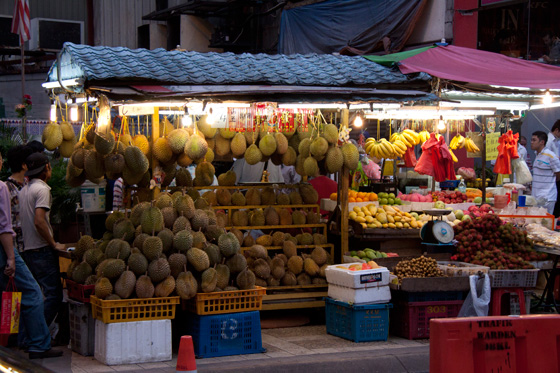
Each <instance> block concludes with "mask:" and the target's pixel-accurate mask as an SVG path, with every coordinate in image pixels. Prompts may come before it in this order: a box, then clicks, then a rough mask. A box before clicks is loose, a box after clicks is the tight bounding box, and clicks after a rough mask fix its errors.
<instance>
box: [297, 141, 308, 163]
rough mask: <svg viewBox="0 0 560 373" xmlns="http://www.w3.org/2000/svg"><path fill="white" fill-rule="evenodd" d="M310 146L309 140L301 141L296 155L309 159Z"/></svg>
mask: <svg viewBox="0 0 560 373" xmlns="http://www.w3.org/2000/svg"><path fill="white" fill-rule="evenodd" d="M310 146H311V140H309V139H303V140H301V141H300V143H299V146H298V155H301V156H302V157H303V158H307V157H309V155H310V154H309V147H310Z"/></svg>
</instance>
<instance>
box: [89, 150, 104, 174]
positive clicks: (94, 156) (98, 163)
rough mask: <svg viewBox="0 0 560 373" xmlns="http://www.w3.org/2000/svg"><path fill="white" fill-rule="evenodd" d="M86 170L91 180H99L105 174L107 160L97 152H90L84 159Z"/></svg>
mask: <svg viewBox="0 0 560 373" xmlns="http://www.w3.org/2000/svg"><path fill="white" fill-rule="evenodd" d="M84 170H85V172H86V177H87V178H88V179H89V180H92V179H99V178H100V177H103V175H104V174H105V159H104V158H103V155H101V154H100V153H98V152H96V151H88V152H87V153H86V156H85V159H84Z"/></svg>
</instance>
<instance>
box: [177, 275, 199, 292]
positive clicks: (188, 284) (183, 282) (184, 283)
mask: <svg viewBox="0 0 560 373" xmlns="http://www.w3.org/2000/svg"><path fill="white" fill-rule="evenodd" d="M175 289H176V290H177V295H179V296H180V297H181V299H191V298H192V297H194V296H195V295H196V292H197V289H198V283H197V281H196V279H195V278H194V276H193V274H192V273H191V272H186V271H185V272H181V273H180V274H179V276H177V280H176V281H175Z"/></svg>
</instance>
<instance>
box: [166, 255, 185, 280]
mask: <svg viewBox="0 0 560 373" xmlns="http://www.w3.org/2000/svg"><path fill="white" fill-rule="evenodd" d="M167 261H168V262H169V268H170V270H171V276H173V277H175V278H177V276H179V274H180V273H181V272H182V271H183V268H184V267H185V266H186V265H187V256H186V255H185V254H182V253H174V254H171V255H170V256H169V258H168V259H167Z"/></svg>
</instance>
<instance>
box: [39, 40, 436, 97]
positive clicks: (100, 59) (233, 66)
mask: <svg viewBox="0 0 560 373" xmlns="http://www.w3.org/2000/svg"><path fill="white" fill-rule="evenodd" d="M58 63H60V67H61V79H62V80H66V79H73V78H85V79H86V82H87V81H90V82H91V81H96V82H100V81H103V82H105V83H107V82H108V81H110V80H114V81H124V82H131V81H134V82H138V81H147V82H159V83H169V84H196V85H215V84H220V85H227V84H270V85H298V86H323V87H325V86H332V87H342V86H351V87H356V86H358V87H359V86H362V87H363V86H369V87H375V86H381V85H387V84H391V85H394V84H397V85H401V84H407V83H410V82H421V81H426V80H428V79H429V78H430V77H429V76H428V75H426V74H417V75H416V74H415V75H411V76H407V75H403V74H402V73H400V72H399V71H396V70H393V69H391V68H387V67H384V66H381V65H379V64H376V63H374V62H371V61H368V60H366V59H365V58H363V57H359V56H341V55H318V54H308V55H289V56H288V55H267V54H247V53H245V54H233V53H214V52H211V53H198V52H180V51H166V50H165V49H154V50H147V49H128V48H120V47H103V46H100V47H99V46H98V47H92V46H88V45H77V44H72V43H66V44H64V48H63V50H62V51H61V56H60V59H59V62H57V63H55V64H53V67H52V68H51V70H50V72H49V77H48V81H56V80H57V64H58Z"/></svg>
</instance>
